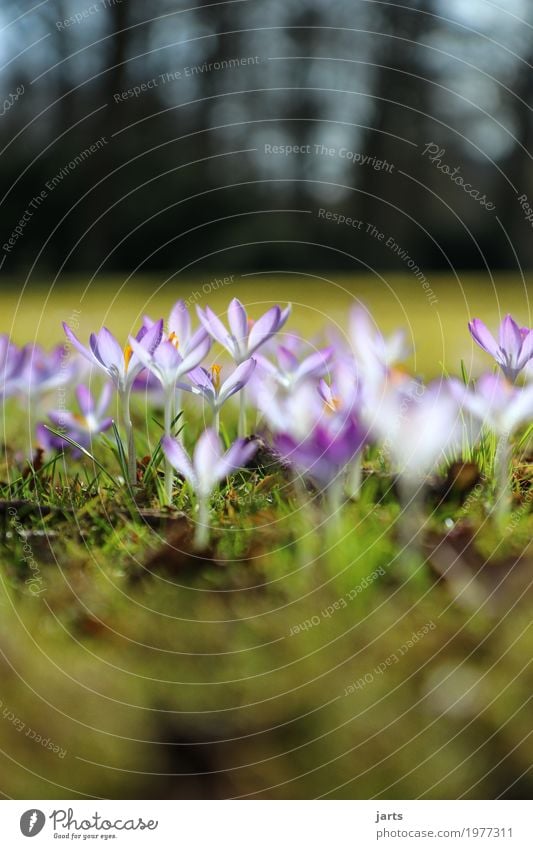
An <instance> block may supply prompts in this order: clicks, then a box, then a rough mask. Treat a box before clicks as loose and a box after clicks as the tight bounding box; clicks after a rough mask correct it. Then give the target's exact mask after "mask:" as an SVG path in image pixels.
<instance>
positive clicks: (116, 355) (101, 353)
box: [95, 327, 125, 374]
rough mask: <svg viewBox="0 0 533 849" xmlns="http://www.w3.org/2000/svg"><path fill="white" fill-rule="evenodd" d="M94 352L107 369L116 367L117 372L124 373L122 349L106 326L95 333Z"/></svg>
mask: <svg viewBox="0 0 533 849" xmlns="http://www.w3.org/2000/svg"><path fill="white" fill-rule="evenodd" d="M95 353H96V354H97V356H98V358H99V359H100V361H101V362H102V363H103V365H104V366H105V367H106V368H107V369H116V370H117V371H118V373H119V374H123V373H124V370H125V360H124V351H123V350H122V348H121V347H120V345H119V343H118V342H117V340H116V339H115V337H114V336H113V334H112V333H111V332H110V331H109V330H108V329H107V327H102V329H101V330H100V331H99V333H97V334H96V349H95Z"/></svg>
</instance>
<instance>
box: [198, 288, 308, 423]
mask: <svg viewBox="0 0 533 849" xmlns="http://www.w3.org/2000/svg"><path fill="white" fill-rule="evenodd" d="M196 311H197V313H198V318H199V319H200V321H201V322H202V324H203V326H204V327H205V329H206V330H207V332H208V333H209V334H210V335H211V336H212V337H213V339H216V340H217V342H219V343H220V344H221V345H222V346H223V347H224V348H225V349H226V350H227V351H228V352H229V353H230V355H231V357H232V358H233V360H234V362H235V364H236V365H240V364H241V363H243V362H245V360H249V359H250V357H251V356H252V355H253V354H255V352H256V351H257V350H258V349H259V348H260V347H261V346H262V345H264V344H265V343H266V342H268V340H269V339H271V338H272V337H273V336H274V334H275V333H277V332H278V330H281V328H282V327H283V325H284V324H285V322H286V321H287V319H288V317H289V315H290V312H291V306H290V304H289V305H288V306H287V307H286V308H285V309H284V310H282V309H280V307H279V306H275V307H272V308H271V309H269V310H267V311H266V312H265V313H264V314H263V315H262V316H261V317H260V318H258V319H257V321H252V319H250V318H249V317H248V314H247V312H246V310H245V308H244V307H243V305H242V304H241V302H240V301H239V299H238V298H233V300H232V301H231V303H230V305H229V307H228V324H229V330H228V329H227V328H226V327H225V325H224V324H223V323H222V321H221V320H220V319H219V318H218V316H217V315H215V313H214V312H213V310H212V309H210V307H206V308H205V310H203V309H202V308H201V307H199V306H197V307H196ZM246 429H247V428H246V400H245V394H244V392H241V395H240V415H239V436H241V437H242V436H244V434H245V432H246Z"/></svg>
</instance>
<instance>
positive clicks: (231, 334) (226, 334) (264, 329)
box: [196, 298, 291, 365]
mask: <svg viewBox="0 0 533 849" xmlns="http://www.w3.org/2000/svg"><path fill="white" fill-rule="evenodd" d="M196 310H197V312H198V318H199V319H200V321H201V322H202V324H203V326H204V327H205V329H206V330H207V332H208V333H209V334H210V336H212V337H213V339H216V340H217V342H220V344H221V345H222V346H223V347H224V348H225V349H226V350H227V351H228V352H229V353H230V354H231V356H232V358H233V359H234V361H235V363H236V364H237V365H240V364H241V363H243V362H244V361H245V360H248V359H250V357H251V356H252V354H254V353H255V352H256V351H257V350H258V349H259V348H260V347H261V345H264V344H265V342H267V341H268V340H269V339H271V338H272V336H274V334H275V333H277V332H278V330H281V328H282V327H283V325H284V324H285V322H286V321H287V319H288V317H289V315H290V312H291V306H290V305H289V306H287V307H286V308H285V309H284V310H281V309H280V307H278V306H275V307H272V308H271V309H269V310H267V312H266V313H264V314H263V315H262V316H261V318H258V319H257V321H252V320H251V319H250V318H249V317H248V314H247V312H246V310H245V308H244V307H243V305H242V304H241V302H240V301H239V299H238V298H233V300H232V301H231V303H230V305H229V307H228V324H229V328H230V329H229V330H227V329H226V327H225V326H224V324H223V323H222V322H221V320H220V319H219V318H218V316H217V315H215V313H214V312H213V310H212V309H211V308H210V307H206V308H205V310H203V309H202V308H201V307H198V306H197V307H196Z"/></svg>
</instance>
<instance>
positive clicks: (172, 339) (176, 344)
mask: <svg viewBox="0 0 533 849" xmlns="http://www.w3.org/2000/svg"><path fill="white" fill-rule="evenodd" d="M168 341H169V342H170V343H171V345H174V347H175V348H176V350H178V348H179V346H180V343H179V339H178V337H177V336H176V334H175V333H174V331H172V333H171V334H170V336H169V337H168Z"/></svg>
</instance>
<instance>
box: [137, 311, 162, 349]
mask: <svg viewBox="0 0 533 849" xmlns="http://www.w3.org/2000/svg"><path fill="white" fill-rule="evenodd" d="M162 338H163V319H162V318H160V319H159V321H156V322H155V323H154V324H153V325H152V327H149V328H147V329H146V330H145V333H144V334H143V336H142V338H141V339H140V343H141V345H142V346H143V348H144V349H145V351H149V352H150V354H153V353H154V351H155V349H156V348H157V346H158V345H159V344H160V342H161V339H162ZM137 339H139V337H138V336H137Z"/></svg>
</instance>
